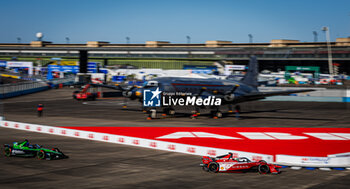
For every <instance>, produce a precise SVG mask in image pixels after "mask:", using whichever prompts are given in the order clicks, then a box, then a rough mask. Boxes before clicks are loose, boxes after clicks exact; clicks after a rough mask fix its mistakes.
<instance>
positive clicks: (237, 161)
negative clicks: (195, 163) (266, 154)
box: [200, 153, 282, 174]
mask: <svg viewBox="0 0 350 189" xmlns="http://www.w3.org/2000/svg"><path fill="white" fill-rule="evenodd" d="M200 166H201V167H202V168H203V170H204V171H207V172H213V173H217V172H247V171H258V172H259V173H260V174H269V173H272V174H279V173H280V170H279V168H282V167H281V166H278V165H274V164H269V163H266V161H264V160H260V161H258V162H253V161H250V160H249V159H248V158H246V157H239V158H233V154H232V153H228V154H226V155H222V156H217V157H215V158H213V157H209V156H203V158H202V163H201V164H200Z"/></svg>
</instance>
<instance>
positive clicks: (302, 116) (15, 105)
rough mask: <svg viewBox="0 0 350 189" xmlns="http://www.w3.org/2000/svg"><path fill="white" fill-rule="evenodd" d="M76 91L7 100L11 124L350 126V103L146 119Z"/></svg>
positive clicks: (269, 105)
mask: <svg viewBox="0 0 350 189" xmlns="http://www.w3.org/2000/svg"><path fill="white" fill-rule="evenodd" d="M74 90H76V89H67V88H64V89H57V90H49V91H45V92H41V93H36V94H30V95H27V96H22V97H15V98H11V99H6V100H4V108H3V109H4V112H5V117H6V119H7V120H11V121H18V120H21V121H22V122H29V123H37V124H44V125H45V124H46V125H51V126H183V127H191V126H193V127H198V126H200V127H207V126H222V127H231V126H235V127H349V125H350V116H349V113H350V103H332V102H266V101H254V102H247V103H242V104H241V109H242V114H241V118H242V119H240V120H236V119H235V116H234V115H233V114H229V115H227V116H228V117H224V118H222V119H212V118H210V117H209V116H208V115H202V116H199V118H198V119H196V120H192V119H190V118H189V115H188V114H187V115H184V114H180V115H178V116H177V117H175V118H166V119H155V120H149V121H147V120H146V117H147V115H146V114H145V113H143V112H142V111H141V104H140V103H138V102H137V101H130V102H129V106H128V108H127V109H122V104H123V101H124V99H123V98H115V99H110V98H109V99H103V100H97V101H88V102H86V104H83V102H81V101H76V100H73V99H72V92H73V91H74ZM39 103H41V104H44V116H43V117H41V118H38V117H37V115H36V106H37V104H39Z"/></svg>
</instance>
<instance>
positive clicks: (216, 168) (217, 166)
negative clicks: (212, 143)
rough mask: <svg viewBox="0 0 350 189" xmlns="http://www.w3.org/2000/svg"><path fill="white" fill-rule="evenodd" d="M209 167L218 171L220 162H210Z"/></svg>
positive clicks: (213, 171) (212, 170)
mask: <svg viewBox="0 0 350 189" xmlns="http://www.w3.org/2000/svg"><path fill="white" fill-rule="evenodd" d="M208 169H209V171H210V172H212V173H217V172H218V171H219V164H218V163H216V162H210V163H209V166H208Z"/></svg>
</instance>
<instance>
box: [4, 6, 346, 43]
mask: <svg viewBox="0 0 350 189" xmlns="http://www.w3.org/2000/svg"><path fill="white" fill-rule="evenodd" d="M0 26H1V29H0V43H7V42H16V41H17V40H16V38H17V37H21V39H22V42H30V41H33V40H35V39H36V38H35V33H36V32H43V33H44V35H45V37H44V40H47V41H52V42H54V43H65V38H66V37H69V38H70V42H71V43H86V41H109V42H111V43H125V42H126V39H125V38H126V37H127V36H128V37H130V42H131V43H145V41H156V40H158V41H170V42H171V43H186V36H190V37H191V42H192V43H204V42H205V41H207V40H228V41H233V42H239V43H244V42H248V39H249V38H248V34H252V35H253V40H254V42H269V41H270V40H271V39H298V40H300V41H309V42H312V41H313V34H312V31H317V32H318V33H319V36H318V39H319V41H324V40H325V35H324V33H323V32H322V31H321V28H322V26H329V27H330V32H331V39H332V40H333V41H334V40H335V38H338V37H348V36H350V1H349V0H317V1H314V0H289V1H284V0H265V1H264V0H59V1H54V0H30V1H29V0H1V1H0Z"/></svg>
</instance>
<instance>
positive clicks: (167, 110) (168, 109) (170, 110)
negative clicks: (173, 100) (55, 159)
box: [164, 108, 176, 116]
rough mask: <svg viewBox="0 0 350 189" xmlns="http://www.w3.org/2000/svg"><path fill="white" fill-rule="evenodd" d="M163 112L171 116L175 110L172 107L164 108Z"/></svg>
mask: <svg viewBox="0 0 350 189" xmlns="http://www.w3.org/2000/svg"><path fill="white" fill-rule="evenodd" d="M164 112H165V113H166V114H167V115H171V116H173V115H175V113H176V112H175V110H174V109H173V108H166V109H165V110H164Z"/></svg>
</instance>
